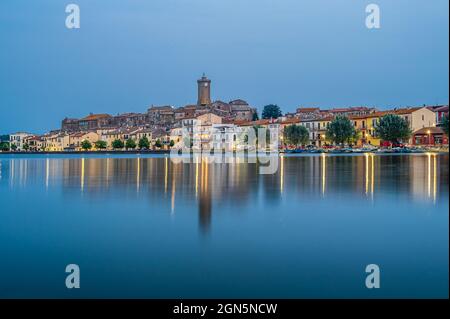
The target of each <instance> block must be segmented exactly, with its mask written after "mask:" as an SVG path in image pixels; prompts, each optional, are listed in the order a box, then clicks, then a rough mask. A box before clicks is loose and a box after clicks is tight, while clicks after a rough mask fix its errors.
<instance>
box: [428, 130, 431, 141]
mask: <svg viewBox="0 0 450 319" xmlns="http://www.w3.org/2000/svg"><path fill="white" fill-rule="evenodd" d="M427 134H428V145H431V131H430V130H428V131H427Z"/></svg>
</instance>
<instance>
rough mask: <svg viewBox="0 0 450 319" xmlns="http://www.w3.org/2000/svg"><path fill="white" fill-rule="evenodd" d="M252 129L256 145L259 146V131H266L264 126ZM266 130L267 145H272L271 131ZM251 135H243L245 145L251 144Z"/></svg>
mask: <svg viewBox="0 0 450 319" xmlns="http://www.w3.org/2000/svg"><path fill="white" fill-rule="evenodd" d="M250 129H253V132H254V134H255V145H258V144H259V135H258V131H259V129H265V128H264V127H263V126H261V125H253V126H252V127H251V128H250ZM265 130H266V145H267V144H269V143H270V130H269V129H265ZM248 136H249V133H248V132H245V133H243V140H244V143H248V142H249V137H248Z"/></svg>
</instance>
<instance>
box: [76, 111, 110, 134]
mask: <svg viewBox="0 0 450 319" xmlns="http://www.w3.org/2000/svg"><path fill="white" fill-rule="evenodd" d="M111 124H112V116H111V115H109V114H92V113H91V114H89V115H88V116H86V117H84V118H82V119H81V120H79V121H78V129H79V130H80V131H91V130H96V129H98V128H102V127H111Z"/></svg>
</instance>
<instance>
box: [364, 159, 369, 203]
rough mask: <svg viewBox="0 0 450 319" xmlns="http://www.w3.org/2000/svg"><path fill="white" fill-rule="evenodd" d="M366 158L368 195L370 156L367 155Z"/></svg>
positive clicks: (367, 187)
mask: <svg viewBox="0 0 450 319" xmlns="http://www.w3.org/2000/svg"><path fill="white" fill-rule="evenodd" d="M364 155H365V156H366V195H367V194H369V154H367V153H365V154H364Z"/></svg>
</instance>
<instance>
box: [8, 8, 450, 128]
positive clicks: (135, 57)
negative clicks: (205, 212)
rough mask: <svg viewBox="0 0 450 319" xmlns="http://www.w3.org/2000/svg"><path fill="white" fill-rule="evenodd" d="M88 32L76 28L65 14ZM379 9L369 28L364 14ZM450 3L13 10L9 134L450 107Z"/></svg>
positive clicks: (10, 49)
mask: <svg viewBox="0 0 450 319" xmlns="http://www.w3.org/2000/svg"><path fill="white" fill-rule="evenodd" d="M69 3H75V4H78V5H79V6H80V9H81V28H80V29H72V30H69V29H67V28H66V26H65V20H66V16H67V13H65V7H66V5H67V4H69ZM369 3H376V4H378V5H379V6H380V9H381V28H380V29H367V28H366V26H365V18H366V15H367V14H366V12H365V7H366V5H368V4H369ZM448 7H449V2H448V0H433V1H425V0H420V1H419V0H417V1H413V0H396V1H392V0H373V1H362V0H347V1H344V0H340V1H337V0H336V1H334V0H305V1H301V0H214V1H212V0H151V1H145V0H130V1H122V0H108V1H106V0H104V1H100V0H68V1H61V0H39V1H32V0H28V1H24V0H2V1H0V109H1V115H2V120H1V122H0V123H1V124H0V134H4V133H12V132H15V131H19V130H21V131H28V132H35V133H43V132H45V131H48V130H50V129H57V128H60V123H61V120H62V119H63V118H64V117H76V118H78V117H84V116H86V115H87V114H88V113H90V112H93V113H109V114H111V115H114V114H117V113H123V112H145V111H146V110H147V108H148V107H149V106H150V105H152V104H153V105H174V106H183V105H185V104H189V103H195V102H196V95H197V91H196V90H197V88H196V85H197V83H196V80H197V78H199V77H200V76H201V75H202V73H203V72H205V73H206V75H207V76H208V77H209V78H210V79H211V80H212V98H213V99H220V100H223V101H230V100H232V99H236V98H242V99H244V100H246V101H247V102H249V104H251V105H252V106H255V107H257V108H258V109H259V110H261V109H262V107H263V106H264V105H266V104H270V103H274V104H278V105H279V106H280V107H281V108H282V110H283V111H284V112H287V111H294V110H295V109H296V108H297V107H299V106H307V107H310V106H318V107H322V108H332V107H343V106H358V105H367V106H376V107H379V108H380V109H384V108H388V107H401V106H410V105H422V104H447V103H448V100H449V93H448V85H449V64H448V59H449V42H448V37H449V29H448V23H449V20H448V10H449V8H448Z"/></svg>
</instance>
